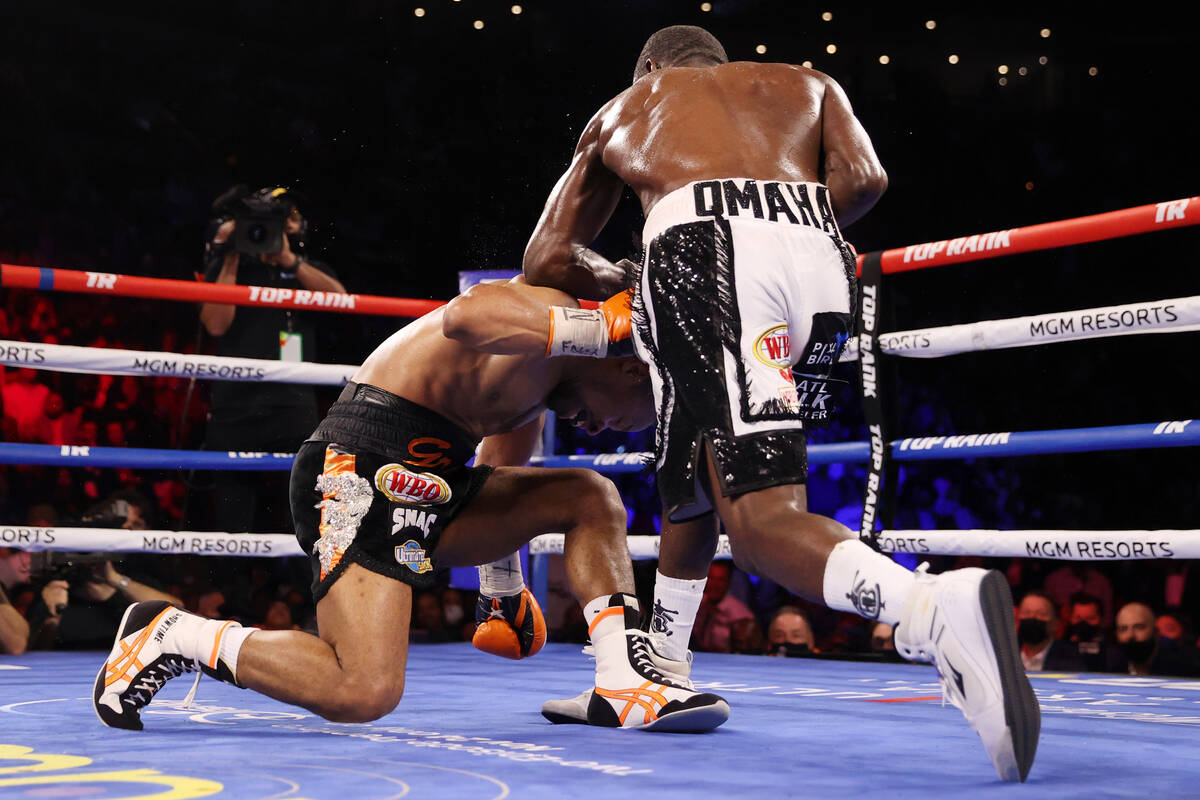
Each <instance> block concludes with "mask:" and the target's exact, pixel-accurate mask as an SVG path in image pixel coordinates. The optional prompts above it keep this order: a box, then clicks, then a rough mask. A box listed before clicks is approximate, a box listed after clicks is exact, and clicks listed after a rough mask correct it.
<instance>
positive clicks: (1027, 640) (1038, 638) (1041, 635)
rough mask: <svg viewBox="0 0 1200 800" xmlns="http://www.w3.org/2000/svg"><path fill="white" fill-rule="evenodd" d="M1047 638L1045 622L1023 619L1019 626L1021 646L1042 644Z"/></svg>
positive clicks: (1018, 634) (1018, 639) (1018, 637)
mask: <svg viewBox="0 0 1200 800" xmlns="http://www.w3.org/2000/svg"><path fill="white" fill-rule="evenodd" d="M1047 636H1048V635H1047V632H1046V622H1045V620H1040V619H1023V620H1021V622H1020V624H1019V625H1017V641H1018V642H1020V643H1021V644H1040V643H1042V642H1044V641H1046V639H1047Z"/></svg>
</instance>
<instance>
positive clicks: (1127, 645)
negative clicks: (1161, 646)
mask: <svg viewBox="0 0 1200 800" xmlns="http://www.w3.org/2000/svg"><path fill="white" fill-rule="evenodd" d="M1154 644H1155V642H1154V640H1153V639H1147V640H1146V641H1144V642H1139V641H1138V640H1137V639H1130V640H1129V641H1128V642H1121V643H1120V647H1121V652H1122V653H1124V654H1125V657H1126V658H1127V659H1129V660H1130V661H1132V662H1133V663H1134V664H1144V663H1146V662H1147V661H1149V660H1150V654H1151V653H1153V652H1154Z"/></svg>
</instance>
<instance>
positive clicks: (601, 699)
mask: <svg viewBox="0 0 1200 800" xmlns="http://www.w3.org/2000/svg"><path fill="white" fill-rule="evenodd" d="M591 635H592V640H593V643H594V645H595V649H596V686H595V688H594V689H593V690H592V692H591V697H590V698H589V699H588V706H587V722H588V724H589V725H600V726H604V727H610V728H617V727H620V728H635V729H638V730H648V731H670V732H681V733H682V732H689V733H695V732H700V731H710V730H712V729H714V728H716V727H718V726H719V725H721V724H723V723H724V722H725V721H726V720H727V719H729V704H728V703H726V702H725V700H724V699H723V698H721V697H718V696H717V695H715V694H709V693H700V692H696V691H693V690H692V689H689V688H687V687H686V686H684V685H682V684H679V683H676V682H675V681H673V680H671V679H670V678H669V677H668V676H667V675H666V674H665V673H664V672H663V670H661V669H660V668H659V667H658V665H657V664H656V658H657V659H659V660H661V659H662V657H661V656H659V655H658V654H657V653H656V652H655V651H654V648H653V646H652V645H651V643H650V638H649V635H648V634H646V633H645V632H644V631H642V630H639V628H638V611H637V608H636V607H634V606H632V605H625V604H624V599H623V596H622V595H613V597H612V601H611V602H610V605H609V607H608V608H607V609H605V610H604V611H602V612H601V613H600V614H599V615H598V616H597V617H596V619H595V620H594V621H593V623H592V627H591ZM676 663H678V662H676Z"/></svg>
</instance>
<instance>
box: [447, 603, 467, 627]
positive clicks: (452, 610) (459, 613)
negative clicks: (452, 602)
mask: <svg viewBox="0 0 1200 800" xmlns="http://www.w3.org/2000/svg"><path fill="white" fill-rule="evenodd" d="M445 610H446V622H448V623H449V624H451V625H457V624H458V623H460V622H462V619H463V610H462V606H446V609H445Z"/></svg>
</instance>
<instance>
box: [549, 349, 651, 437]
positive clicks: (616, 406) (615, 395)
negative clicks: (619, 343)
mask: <svg viewBox="0 0 1200 800" xmlns="http://www.w3.org/2000/svg"><path fill="white" fill-rule="evenodd" d="M575 362H576V363H577V364H578V365H579V369H578V372H577V373H576V375H575V379H574V381H573V385H572V387H571V388H570V389H569V390H568V391H567V392H564V393H563V394H562V395H561V396H560V397H561V400H560V401H559V402H558V403H555V404H552V405H551V408H552V410H553V411H555V412H556V413H558V414H559V415H560V416H563V417H566V418H568V419H574V420H575V424H576V425H577V426H578V427H580V428H583V429H584V430H586V431H587V432H588V433H589V434H593V435H595V434H597V433H599V432H600V431H602V430H605V429H609V430H614V431H640V430H642V429H644V428H648V427H650V425H652V424H653V423H654V398H653V397H652V396H651V394H650V372H649V370H648V369H647V368H646V365H645V364H643V363H642V362H640V361H638V360H637V359H636V358H610V359H604V358H602V359H583V358H580V359H575Z"/></svg>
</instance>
